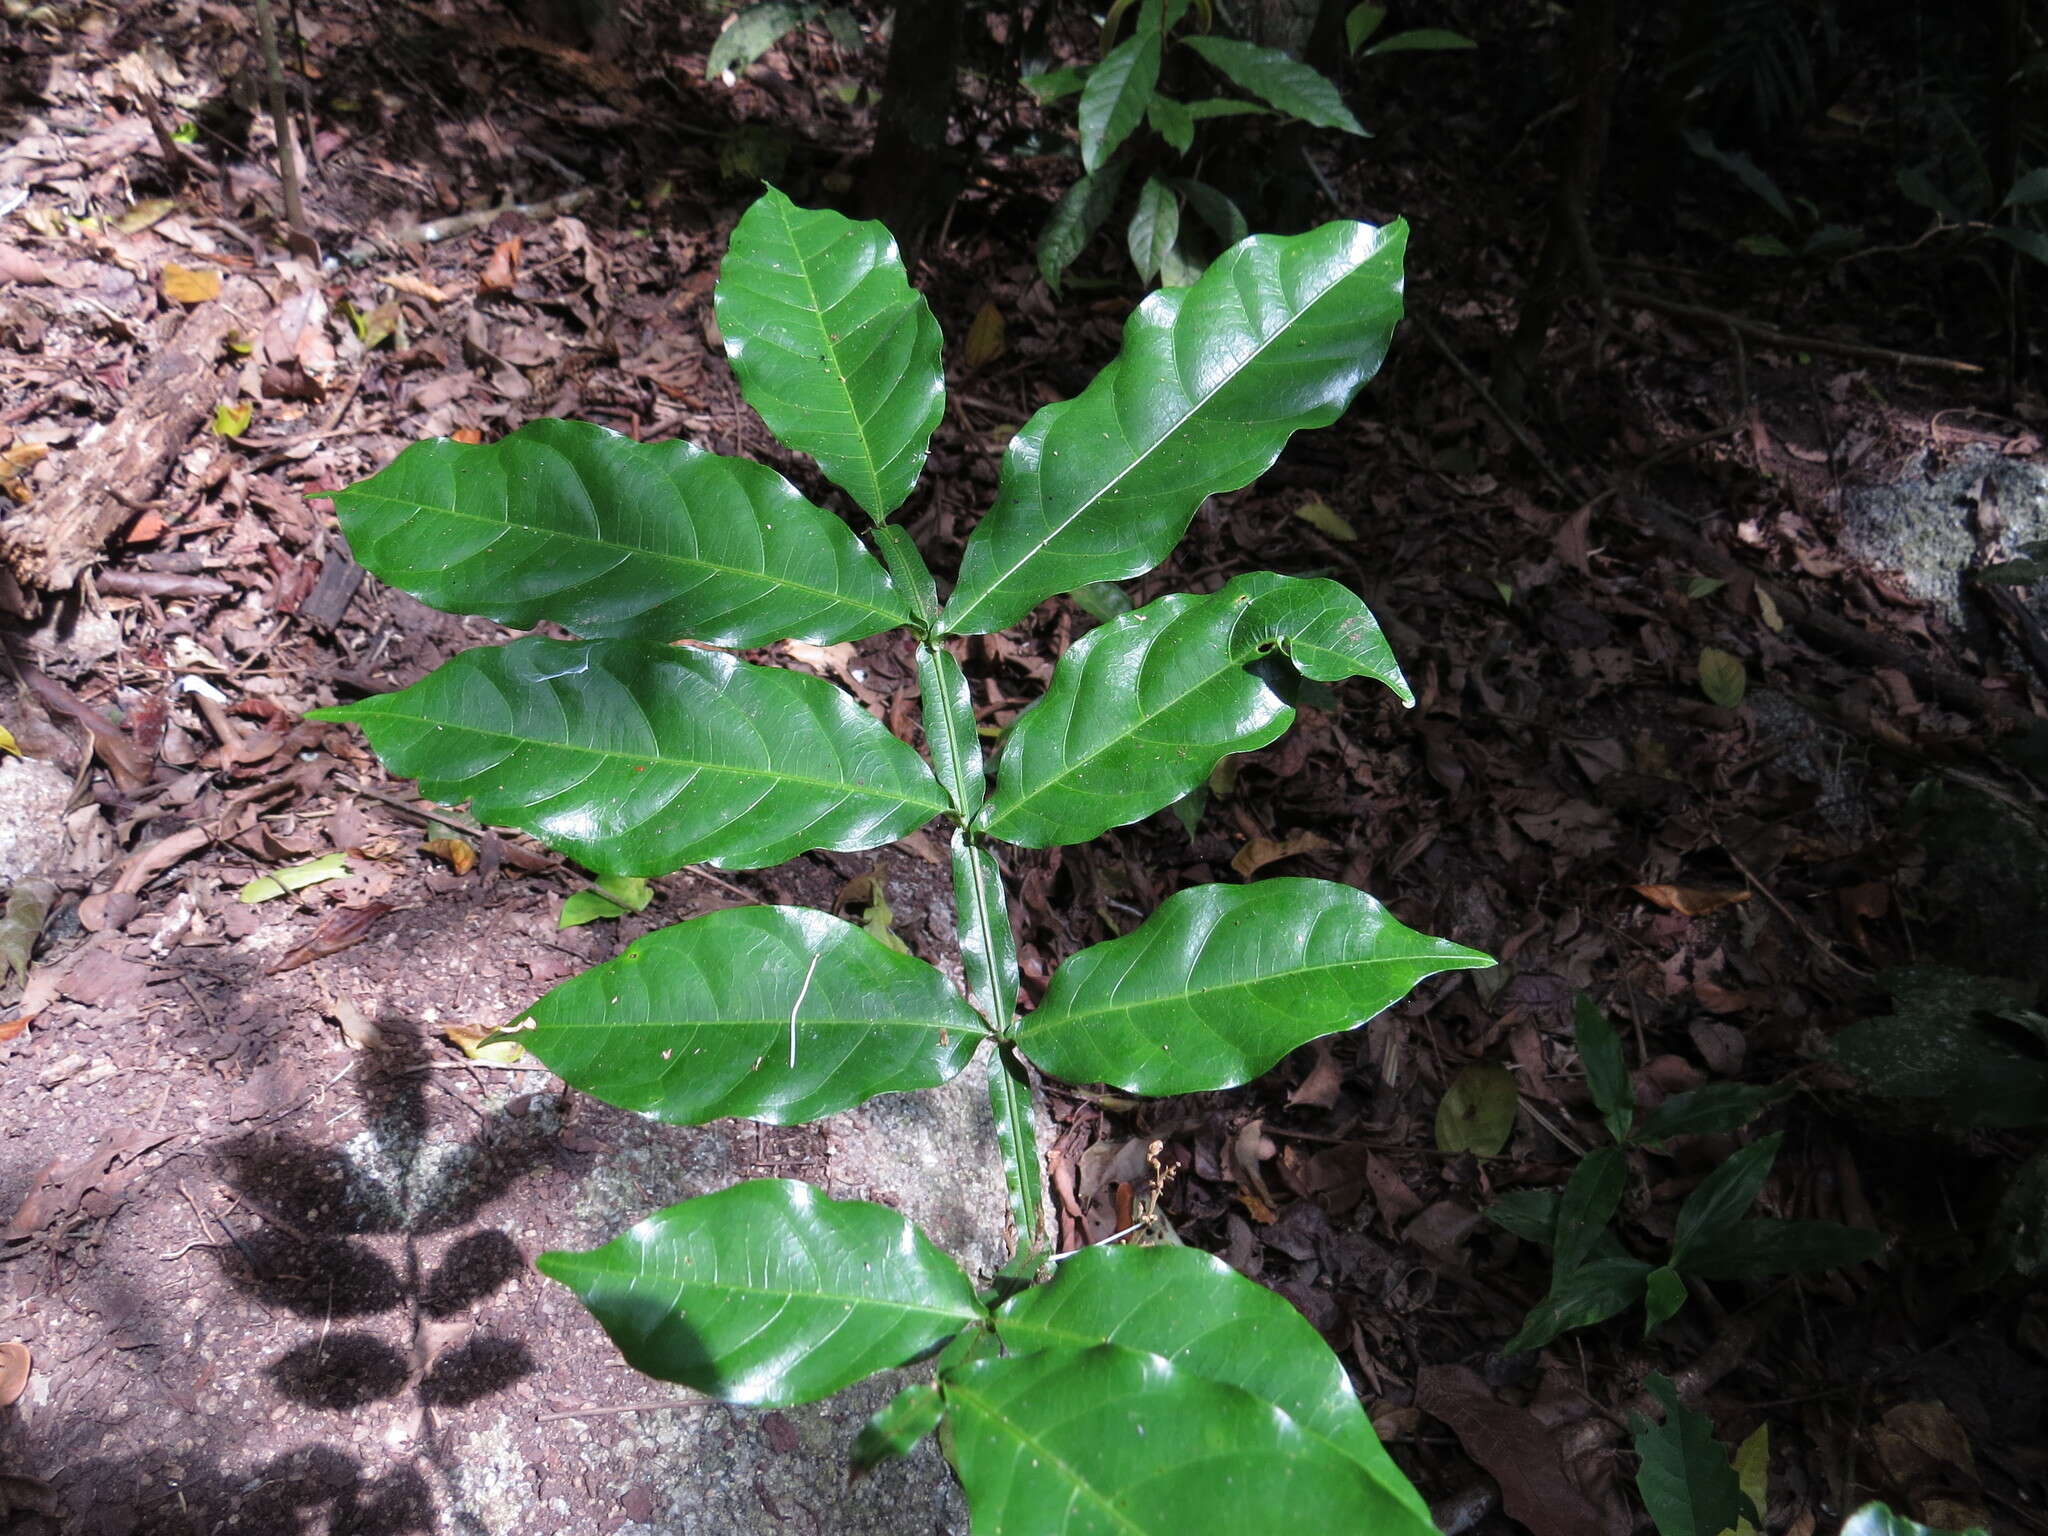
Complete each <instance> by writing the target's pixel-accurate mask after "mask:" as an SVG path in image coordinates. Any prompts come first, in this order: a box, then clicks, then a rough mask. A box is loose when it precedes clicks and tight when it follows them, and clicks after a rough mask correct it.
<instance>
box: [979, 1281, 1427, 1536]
mask: <svg viewBox="0 0 2048 1536" xmlns="http://www.w3.org/2000/svg"><path fill="white" fill-rule="evenodd" d="M995 1326H996V1336H997V1337H998V1338H1000V1339H1001V1340H1002V1341H1003V1346H1004V1348H1005V1349H1007V1350H1008V1351H1009V1352H1010V1353H1011V1354H1013V1355H1021V1354H1028V1353H1030V1352H1032V1351H1034V1350H1040V1349H1086V1348H1088V1347H1089V1346H1091V1345H1095V1344H1116V1345H1120V1346H1122V1347H1123V1348H1125V1349H1135V1350H1144V1351H1146V1352H1148V1353H1151V1354H1155V1355H1162V1356H1164V1357H1165V1358H1166V1359H1167V1360H1169V1361H1170V1362H1172V1364H1173V1365H1174V1366H1175V1367H1177V1368H1178V1369H1181V1370H1184V1371H1188V1372H1191V1373H1193V1374H1194V1375H1197V1376H1200V1377H1202V1378H1204V1379H1205V1380H1208V1381H1213V1382H1218V1383H1221V1384H1222V1385H1224V1386H1229V1387H1240V1388H1242V1389H1244V1390H1245V1391H1247V1392H1249V1393H1251V1394H1252V1396H1254V1397H1256V1398H1258V1399H1259V1400H1260V1401H1261V1402H1265V1403H1271V1404H1273V1405H1274V1406H1275V1407H1277V1408H1279V1409H1280V1410H1281V1411H1282V1412H1283V1413H1285V1414H1286V1415H1287V1416H1288V1417H1289V1418H1291V1419H1293V1420H1294V1422H1295V1423H1296V1424H1297V1425H1299V1426H1300V1427H1301V1430H1302V1432H1303V1433H1304V1434H1306V1435H1307V1436H1308V1437H1309V1438H1310V1439H1312V1440H1319V1441H1321V1442H1323V1443H1324V1444H1325V1445H1327V1446H1329V1447H1330V1448H1331V1449H1333V1450H1336V1451H1338V1452H1339V1453H1341V1454H1342V1455H1344V1456H1347V1457H1349V1458H1350V1459H1351V1460H1352V1461H1355V1462H1356V1463H1358V1465H1359V1466H1360V1467H1362V1468H1364V1469H1365V1471H1366V1473H1367V1475H1368V1476H1369V1477H1371V1478H1372V1480H1373V1481H1374V1482H1376V1483H1378V1484H1379V1485H1380V1486H1381V1487H1382V1488H1384V1489H1386V1490H1387V1491H1388V1492H1389V1493H1391V1494H1392V1495H1393V1496H1394V1498H1395V1500H1396V1501H1398V1502H1399V1504H1400V1505H1401V1506H1402V1507H1403V1511H1404V1513H1403V1514H1401V1515H1394V1514H1393V1512H1392V1511H1389V1516H1390V1519H1389V1521H1388V1523H1386V1524H1381V1525H1374V1526H1372V1527H1371V1529H1373V1530H1374V1531H1384V1532H1387V1533H1388V1536H1398V1533H1410V1532H1412V1533H1415V1536H1424V1533H1427V1532H1430V1531H1433V1530H1434V1529H1435V1527H1434V1526H1433V1525H1432V1524H1431V1523H1430V1520H1429V1509H1428V1506H1427V1505H1425V1504H1424V1503H1423V1502H1422V1499H1421V1497H1420V1496H1419V1495H1418V1494H1417V1493H1416V1492H1415V1490H1414V1488H1413V1487H1412V1486H1411V1485H1410V1484H1409V1482H1408V1480H1407V1478H1406V1477H1404V1476H1403V1475H1402V1473H1401V1472H1400V1470H1399V1469H1398V1468H1397V1467H1396V1466H1395V1465H1394V1463H1393V1460H1392V1459H1391V1458H1390V1457H1389V1456H1388V1455H1387V1453H1386V1451H1385V1449H1384V1448H1382V1446H1381V1445H1380V1440H1379V1436H1378V1435H1377V1434H1375V1433H1374V1432H1373V1427H1372V1421H1371V1420H1369V1419H1368V1418H1366V1416H1365V1410H1364V1409H1363V1408H1362V1407H1360V1406H1359V1402H1358V1397H1357V1395H1356V1394H1355V1393H1354V1392H1353V1391H1352V1389H1351V1381H1350V1378H1349V1377H1348V1376H1346V1375H1345V1373H1344V1367H1343V1366H1342V1365H1341V1364H1339V1363H1338V1360H1337V1357H1336V1356H1335V1355H1333V1354H1332V1353H1330V1348H1329V1346H1328V1345H1327V1344H1325V1343H1324V1342H1323V1340H1322V1337H1321V1336H1320V1335H1319V1334H1318V1333H1317V1332H1316V1331H1315V1329H1314V1328H1313V1327H1311V1326H1310V1325H1309V1323H1308V1321H1307V1319H1305V1318H1304V1317H1303V1316H1302V1315H1301V1314H1300V1313H1299V1312H1297V1311H1296V1310H1295V1309H1294V1308H1293V1307H1292V1306H1291V1305H1290V1304H1289V1303H1288V1302H1286V1301H1285V1300H1283V1299H1282V1298H1281V1297H1279V1296H1276V1295H1274V1294H1273V1292H1271V1291H1269V1290H1267V1289H1266V1288H1265V1287H1264V1286H1262V1285H1260V1284H1258V1283H1257V1282H1256V1281H1252V1280H1247V1279H1246V1278H1245V1277H1244V1276H1242V1275H1240V1274H1239V1273H1238V1272H1237V1271H1236V1270H1234V1269H1232V1268H1231V1267H1230V1266H1229V1265H1227V1264H1225V1263H1224V1262H1223V1261H1222V1260H1221V1259H1218V1258H1215V1257H1213V1256H1211V1255H1209V1254H1206V1253H1203V1252H1201V1251H1200V1250H1199V1249H1194V1248H1176V1247H1158V1248H1132V1247H1123V1246H1097V1247H1093V1248H1085V1249H1083V1250H1082V1251H1081V1252H1079V1253H1077V1254H1075V1255H1073V1257H1071V1258H1069V1259H1066V1260H1063V1261H1062V1262H1061V1264H1060V1269H1059V1275H1058V1278H1056V1279H1055V1280H1054V1281H1053V1282H1052V1283H1051V1284H1050V1285H1042V1286H1036V1287H1034V1288H1032V1289H1031V1290H1028V1291H1025V1292H1023V1293H1022V1294H1021V1295H1018V1296H1016V1297H1014V1298H1012V1299H1011V1300H1010V1301H1008V1302H1006V1303H1005V1304H1004V1305H1003V1306H1002V1307H1001V1308H999V1309H998V1310H997V1312H996V1315H995Z"/></svg>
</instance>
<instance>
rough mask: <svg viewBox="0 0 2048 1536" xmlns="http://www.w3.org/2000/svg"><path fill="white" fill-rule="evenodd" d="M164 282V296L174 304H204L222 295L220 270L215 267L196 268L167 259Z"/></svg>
mask: <svg viewBox="0 0 2048 1536" xmlns="http://www.w3.org/2000/svg"><path fill="white" fill-rule="evenodd" d="M162 283H163V290H164V297H165V298H167V299H169V300H170V301H171V302H172V303H173V304H204V303H205V302H206V301H207V300H208V299H217V298H219V297H220V272H219V271H218V270H217V269H215V268H213V267H202V268H198V269H194V268H192V267H181V266H179V265H178V264H177V263H176V262H175V261H167V262H165V263H164V271H163V278H162Z"/></svg>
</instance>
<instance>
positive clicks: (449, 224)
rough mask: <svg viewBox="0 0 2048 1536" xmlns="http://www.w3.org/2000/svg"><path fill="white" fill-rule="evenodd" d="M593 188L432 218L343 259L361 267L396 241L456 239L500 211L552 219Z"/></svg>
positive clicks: (360, 244) (426, 242)
mask: <svg viewBox="0 0 2048 1536" xmlns="http://www.w3.org/2000/svg"><path fill="white" fill-rule="evenodd" d="M591 190H592V189H591V188H589V187H577V188H575V189H574V190H573V191H569V192H564V193H563V194H562V195H561V196H560V197H550V198H546V199H544V200H543V201H541V202H538V203H500V204H499V205H498V206H497V207H495V208H472V209H471V210H470V211H469V212H468V213H451V214H450V215H449V216H448V217H447V218H445V219H429V220H427V222H426V223H424V224H413V225H409V226H408V227H406V228H404V229H400V230H394V231H392V232H391V233H390V234H388V235H385V236H384V237H383V238H382V239H381V240H363V241H359V242H357V243H356V244H355V245H352V246H350V247H349V248H348V249H347V250H345V251H343V252H342V253H341V259H342V260H343V261H345V262H347V263H348V264H349V265H350V266H352V267H359V266H361V265H362V264H363V263H364V262H366V261H375V260H376V259H377V258H378V257H379V256H381V255H383V254H384V252H385V248H386V247H387V246H392V245H433V244H434V243H435V242H437V241H440V240H453V239H454V238H455V237H456V236H457V235H467V234H471V233H473V232H475V231H476V230H479V229H482V228H483V227H484V226H485V225H487V224H489V223H490V222H491V221H492V220H493V219H495V218H497V217H498V216H499V215H500V214H506V213H516V214H518V215H519V216H520V217H522V218H527V219H533V220H535V221H536V222H537V221H539V220H541V219H552V218H554V217H556V216H557V215H559V214H564V213H567V212H568V211H569V210H570V209H571V208H575V207H577V206H578V205H580V204H582V203H585V202H588V201H589V199H590V194H591Z"/></svg>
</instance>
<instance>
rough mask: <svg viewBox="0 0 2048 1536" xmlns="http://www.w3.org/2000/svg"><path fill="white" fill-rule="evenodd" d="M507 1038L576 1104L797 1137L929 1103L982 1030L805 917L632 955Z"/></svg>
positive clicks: (854, 936)
mask: <svg viewBox="0 0 2048 1536" xmlns="http://www.w3.org/2000/svg"><path fill="white" fill-rule="evenodd" d="M524 1018H525V1019H530V1020H531V1021H532V1022H531V1025H530V1027H529V1026H527V1025H525V1024H524V1023H522V1024H520V1025H515V1026H514V1028H515V1029H516V1031H517V1033H518V1039H519V1043H520V1044H521V1045H524V1046H525V1047H526V1048H527V1049H528V1050H529V1051H531V1052H533V1054H534V1055H536V1056H538V1057H539V1058H540V1059H541V1060H542V1061H543V1062H545V1063H546V1064H547V1065H548V1067H549V1068H550V1069H551V1070H552V1071H553V1072H554V1073H555V1075H556V1076H557V1077H559V1078H561V1079H562V1080H563V1081H564V1082H566V1083H568V1084H569V1085H570V1086H571V1087H572V1088H580V1089H582V1090H583V1091H584V1092H585V1093H588V1094H593V1095H595V1096H596V1097H598V1098H600V1099H603V1100H604V1101H605V1102H606V1103H607V1104H616V1105H618V1106H619V1107H620V1108H621V1109H630V1110H636V1111H638V1112H639V1113H641V1114H643V1115H651V1116H653V1117H654V1118H655V1119H658V1120H666V1121H668V1122H670V1123H671V1124H674V1125H701V1124H703V1123H704V1122H705V1121H707V1120H718V1119H722V1118H724V1117H725V1116H727V1115H744V1116H747V1117H749V1118H752V1119H755V1120H766V1121H769V1122H771V1123H773V1124H776V1125H796V1124H800V1123H802V1122H804V1121H807V1120H816V1119H819V1118H821V1117H822V1116H825V1115H830V1114H836V1113H838V1112H839V1111H840V1110H842V1109H851V1108H852V1107H853V1106H854V1105H856V1104H861V1103H865V1102H866V1101H867V1100H869V1099H871V1098H873V1097H874V1096H875V1095H876V1094H878V1093H900V1092H904V1091H907V1090H909V1089H914V1088H932V1087H936V1086H937V1085H938V1084H940V1083H943V1082H945V1081H946V1080H947V1079H948V1078H950V1077H952V1076H953V1075H954V1074H955V1073H956V1072H958V1071H959V1070H960V1069H961V1068H962V1067H964V1066H966V1065H967V1061H968V1058H969V1057H971V1056H972V1055H973V1054H974V1049H975V1047H976V1046H977V1045H978V1044H979V1043H980V1042H981V1039H982V1037H983V1036H984V1035H985V1034H986V1033H987V1029H986V1026H984V1025H983V1024H982V1022H981V1020H980V1019H979V1018H978V1017H977V1016H976V1015H975V1013H974V1010H973V1009H971V1008H969V1007H968V1006H967V1004H966V1003H965V1002H964V1001H963V1000H962V999H961V997H960V994H959V993H958V992H957V991H955V990H954V989H953V987H952V986H951V985H950V984H948V982H947V981H946V978H945V977H944V976H942V975H940V974H939V972H938V971H936V970H934V969H933V968H932V967H931V966H929V965H927V964H926V963H925V962H924V961H922V960H918V959H914V958H912V957H911V956H909V955H903V954H898V953H897V952H896V951H895V950H892V949H890V948H888V947H887V946H886V945H884V944H881V943H879V942H877V941H876V940H875V939H874V938H872V937H871V936H870V935H869V934H868V933H867V932H866V931H865V930H863V929H861V928H858V927H855V926H854V925H853V924H852V923H848V922H842V921H841V920H840V919H838V918H836V917H832V916H830V915H828V914H826V913H823V912H813V911H810V910H809V909H807V908H803V907H728V908H726V909H725V910H723V911H720V912H711V913H707V914H705V915H704V916H703V917H693V918H690V919H689V920H688V921H686V922H681V923H677V924H675V925H673V926H672V927H668V928H660V929H656V930H655V931H654V932H653V933H650V934H648V935H646V936H645V937H644V938H640V939H636V940H634V942H633V943H632V944H631V945H630V946H629V947H628V948H627V949H626V951H625V953H624V954H622V955H620V956H619V957H618V958H617V959H615V960H608V961H606V962H605V963H604V964H602V965H598V966H593V967H592V968H591V969H590V970H587V971H585V972H584V973H583V974H582V975H580V976H575V977H572V978H570V979H569V980H568V981H565V982H563V983H562V984H561V985H560V986H558V987H556V988H555V989H554V990H553V991H551V992H549V993H548V994H547V996H545V997H543V998H542V999H541V1000H540V1001H539V1002H537V1003H535V1004H534V1005H533V1006H532V1007H531V1008H530V1009H528V1010H527V1012H526V1014H525V1015H524Z"/></svg>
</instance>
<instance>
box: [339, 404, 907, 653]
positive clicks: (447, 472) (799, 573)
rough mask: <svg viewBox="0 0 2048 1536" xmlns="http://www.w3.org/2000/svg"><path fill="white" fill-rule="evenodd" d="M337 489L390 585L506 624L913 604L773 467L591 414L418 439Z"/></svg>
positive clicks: (744, 615) (690, 629) (858, 633)
mask: <svg viewBox="0 0 2048 1536" xmlns="http://www.w3.org/2000/svg"><path fill="white" fill-rule="evenodd" d="M334 504H335V507H336V509H337V511H338V512H339V514H340V518H341V528H342V532H343V533H345V534H347V535H348V542H349V548H350V549H351V551H353V553H354V554H355V557H356V559H357V561H358V562H360V563H361V564H362V565H364V566H366V567H368V568H369V569H370V570H371V571H374V572H375V573H376V574H377V575H378V576H380V577H381V578H383V579H384V580H385V581H387V582H389V583H390V584H391V585H392V586H394V587H399V588H402V589H403V590H405V591H407V592H410V593H411V594H412V595H413V596H414V597H417V598H418V599H419V600H420V601H421V602H423V603H425V604H427V605H428V606H429V607H432V608H440V609H444V610H446V611H447V612H449V613H474V614H481V615H482V616H483V617H485V618H487V619H496V620H497V621H498V622H499V623H501V624H509V625H512V626H513V627H515V628H520V629H529V628H532V627H533V626H534V625H536V624H539V623H540V622H541V621H542V620H544V619H545V620H550V621H552V622H554V623H556V624H560V625H561V626H562V627H563V628H565V629H568V630H570V631H572V632H574V633H576V634H579V635H586V636H589V637H592V638H604V639H614V638H637V639H645V640H678V639H690V640H701V641H704V642H705V643H707V644H711V645H732V646H759V645H771V644H773V643H774V642H775V641H777V640H808V641H811V642H813V643H815V644H819V645H831V644H837V643H838V642H840V641H842V640H858V639H861V638H863V637H865V636H868V635H873V634H878V633H880V632H881V631H882V630H885V629H889V628H892V627H894V626H895V625H898V624H902V623H904V622H905V621H907V620H908V618H909V617H910V615H909V612H908V610H907V609H906V607H905V606H904V603H903V599H902V598H901V597H900V596H899V595H898V594H897V592H896V591H895V589H894V588H893V587H892V586H891V585H890V583H889V577H888V574H887V573H886V572H885V571H884V570H883V569H882V566H881V563H880V562H879V561H877V560H876V559H875V557H874V556H873V555H871V554H869V553H868V552H867V551H866V550H865V549H863V548H862V547H861V545H860V541H859V540H858V539H856V538H855V537H854V536H853V532H852V530H851V529H849V528H848V527H847V526H846V525H845V524H844V523H842V522H841V521H840V520H839V519H838V518H836V517H834V516H833V515H832V514H831V513H829V512H827V511H825V510H824V509H823V508H820V507H815V506H813V505H812V504H811V503H810V502H808V501H806V500H804V498H803V497H802V496H800V495H798V494H797V490H796V487H795V486H793V485H791V484H790V483H789V482H788V481H787V480H785V479H783V478H782V476H780V475H778V474H776V473H775V471H774V470H772V469H769V468H767V467H766V466H765V465H760V464H755V463H751V462H749V461H748V460H745V459H728V458H724V457H721V456H720V455H718V454H714V453H706V452H705V451H704V450H703V449H701V448H697V447H693V446H692V445H691V444H689V443H636V442H634V441H633V440H632V439H631V438H628V437H622V436H621V435H620V434H618V433H616V432H610V431H607V430H606V429H605V428H603V427H597V426H592V425H590V424H589V423H588V422H581V421H552V420H547V421H533V422H528V423H527V424H526V425H525V426H523V427H521V428H520V429H519V430H518V431H517V432H514V433H512V434H511V435H510V436H509V437H505V438H501V439H500V440H499V441H497V442H495V443H478V444H469V443H458V442H453V441H451V440H449V439H447V438H436V439H434V440H433V441H431V442H424V443H414V444H412V445H411V446H410V447H408V448H407V449H406V450H405V451H404V452H403V453H401V454H399V456H398V457H397V458H396V459H394V460H393V461H392V462H391V463H390V464H389V465H387V466H386V467H385V468H383V469H382V470H379V471H378V472H377V473H376V474H374V475H372V476H371V477H370V478H369V479H367V480H364V481H361V482H359V483H358V484H355V485H352V486H349V487H347V488H346V489H344V490H340V491H336V492H335V493H334Z"/></svg>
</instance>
